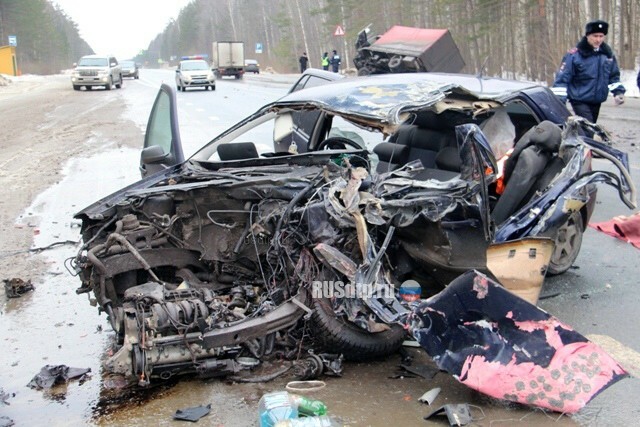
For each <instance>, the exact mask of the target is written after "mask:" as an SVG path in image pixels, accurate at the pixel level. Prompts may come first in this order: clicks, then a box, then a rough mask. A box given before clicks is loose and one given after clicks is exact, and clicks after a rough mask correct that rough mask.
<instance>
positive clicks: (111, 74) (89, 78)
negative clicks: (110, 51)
mask: <svg viewBox="0 0 640 427" xmlns="http://www.w3.org/2000/svg"><path fill="white" fill-rule="evenodd" d="M74 66H75V69H74V70H73V72H72V73H71V84H72V85H73V89H74V90H80V88H81V87H82V86H84V87H85V89H87V90H90V89H92V88H93V87H94V86H104V88H105V89H106V90H111V88H112V87H113V86H114V85H115V87H116V88H118V89H120V88H121V87H122V69H121V67H120V64H118V60H117V59H116V58H115V57H113V56H102V55H87V56H83V57H82V58H80V61H78V63H77V64H74Z"/></svg>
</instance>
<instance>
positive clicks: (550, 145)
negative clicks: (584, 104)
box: [530, 120, 562, 153]
mask: <svg viewBox="0 0 640 427" xmlns="http://www.w3.org/2000/svg"><path fill="white" fill-rule="evenodd" d="M530 139H531V142H533V143H534V144H535V145H536V146H537V147H538V148H540V149H541V150H543V151H546V152H549V153H557V152H558V150H559V149H560V140H561V139H562V131H561V130H560V127H559V126H558V125H556V124H555V123H553V122H550V121H548V120H545V121H543V122H540V123H539V124H538V125H537V126H535V127H534V128H533V132H532V133H531V135H530Z"/></svg>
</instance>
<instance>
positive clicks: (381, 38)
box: [354, 25, 465, 76]
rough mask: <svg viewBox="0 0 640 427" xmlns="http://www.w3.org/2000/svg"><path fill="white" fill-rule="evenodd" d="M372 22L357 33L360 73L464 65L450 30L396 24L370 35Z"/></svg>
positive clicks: (454, 68) (445, 69)
mask: <svg viewBox="0 0 640 427" xmlns="http://www.w3.org/2000/svg"><path fill="white" fill-rule="evenodd" d="M370 27H371V25H368V26H367V27H366V28H365V29H363V30H362V31H360V33H358V38H357V41H356V51H357V52H356V56H355V58H354V65H355V66H356V69H357V70H358V75H359V76H365V75H369V74H386V73H411V72H441V73H459V72H460V71H461V70H462V69H463V68H464V66H465V63H464V60H463V59H462V55H461V54H460V51H459V50H458V46H457V45H456V43H455V41H454V40H453V37H452V36H451V33H450V32H449V30H446V29H432V28H414V27H403V26H400V25H395V26H393V27H391V28H390V29H389V30H388V31H387V32H386V33H384V34H381V35H377V36H374V37H371V36H370V33H371V30H370Z"/></svg>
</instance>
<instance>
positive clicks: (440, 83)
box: [270, 73, 535, 124]
mask: <svg viewBox="0 0 640 427" xmlns="http://www.w3.org/2000/svg"><path fill="white" fill-rule="evenodd" d="M399 77H401V78H399ZM533 86H535V84H533V83H529V82H517V81H512V80H502V79H485V78H479V77H476V76H471V75H463V74H460V75H455V76H452V75H451V74H438V73H417V74H416V73H414V74H402V75H398V74H388V75H376V76H370V77H368V78H366V79H362V78H360V79H343V80H339V81H336V82H332V83H329V84H326V85H323V86H319V87H314V88H309V89H305V90H301V91H298V92H294V93H292V94H290V95H288V96H286V97H284V98H282V99H280V100H279V101H278V102H276V103H274V104H272V105H271V106H270V107H271V108H275V109H279V108H282V107H285V106H288V107H291V106H293V105H295V104H304V105H309V104H312V105H315V106H316V107H319V108H322V109H324V110H326V111H332V112H335V113H337V114H348V115H349V116H352V117H353V116H360V117H363V118H368V119H372V118H375V119H378V120H380V121H382V122H385V123H389V124H398V123H400V121H401V113H405V112H411V111H417V110H420V109H424V108H428V107H431V106H433V105H435V104H436V103H438V102H439V101H441V100H442V99H444V98H445V97H446V96H447V94H449V93H457V94H459V95H460V97H462V98H466V99H469V101H474V100H475V101H477V100H487V101H497V102H502V100H504V99H506V98H508V97H511V96H512V95H513V93H514V92H517V91H521V90H524V89H526V88H529V87H533Z"/></svg>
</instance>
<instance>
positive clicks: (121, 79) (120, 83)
mask: <svg viewBox="0 0 640 427" xmlns="http://www.w3.org/2000/svg"><path fill="white" fill-rule="evenodd" d="M123 83H124V79H123V78H122V74H120V82H119V83H117V84H116V89H121V88H122V84H123Z"/></svg>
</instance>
